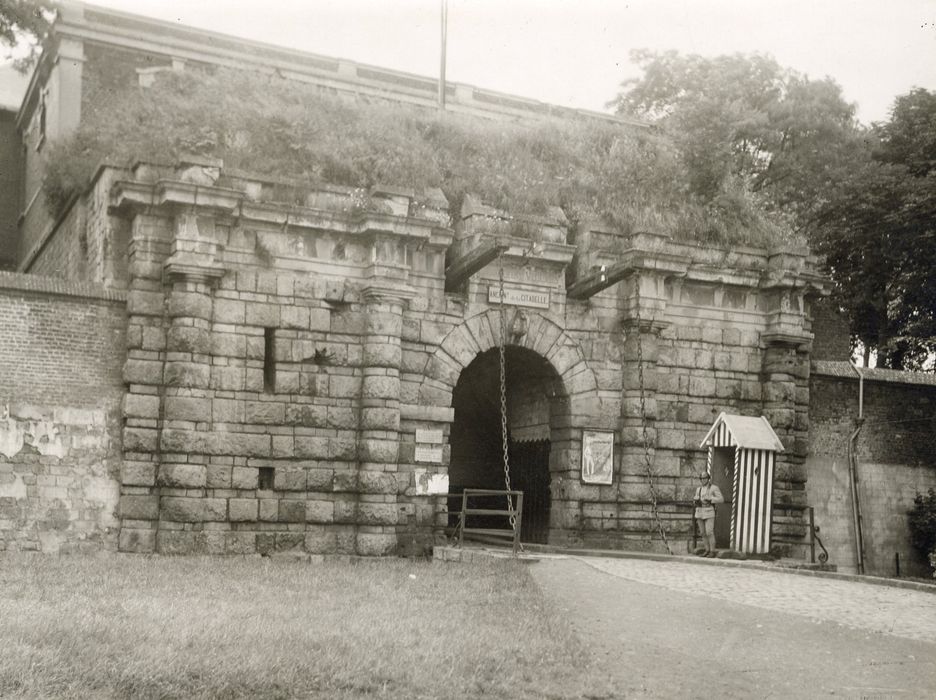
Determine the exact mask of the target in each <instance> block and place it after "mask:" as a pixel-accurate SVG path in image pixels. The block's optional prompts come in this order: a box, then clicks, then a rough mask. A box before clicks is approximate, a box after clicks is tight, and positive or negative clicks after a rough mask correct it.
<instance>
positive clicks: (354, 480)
mask: <svg viewBox="0 0 936 700" xmlns="http://www.w3.org/2000/svg"><path fill="white" fill-rule="evenodd" d="M333 489H334V490H335V491H339V492H355V491H357V490H358V472H352V471H336V472H335V478H334V481H333Z"/></svg>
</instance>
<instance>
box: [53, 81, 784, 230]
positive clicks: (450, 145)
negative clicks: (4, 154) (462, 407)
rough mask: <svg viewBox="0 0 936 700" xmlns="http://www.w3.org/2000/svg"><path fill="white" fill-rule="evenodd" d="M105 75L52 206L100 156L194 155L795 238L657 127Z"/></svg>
mask: <svg viewBox="0 0 936 700" xmlns="http://www.w3.org/2000/svg"><path fill="white" fill-rule="evenodd" d="M98 65H99V64H97V63H95V66H98ZM102 70H103V69H99V68H97V67H95V69H94V70H92V69H86V71H85V82H86V87H85V89H86V99H85V100H84V102H83V104H84V107H83V114H82V124H81V126H80V128H79V129H78V130H77V132H75V133H74V134H72V135H71V136H70V137H68V138H66V139H65V140H62V141H59V142H57V143H53V144H52V145H51V147H50V148H49V150H48V152H47V155H48V157H47V162H48V167H49V170H48V173H47V177H46V179H45V191H46V197H47V202H48V204H49V206H50V208H51V209H52V210H53V211H60V210H61V208H62V207H63V206H64V205H65V203H66V202H67V201H68V199H69V197H70V196H71V195H72V194H73V193H74V192H76V191H79V190H81V189H83V188H84V187H86V186H87V185H88V183H89V180H90V178H91V176H92V175H93V169H94V168H95V167H96V166H97V165H98V164H99V163H100V162H102V161H104V160H107V161H110V162H115V163H117V164H126V165H130V164H132V163H133V162H135V161H137V160H144V161H146V160H149V161H155V162H167V161H168V162H172V161H173V160H174V159H176V158H178V157H179V156H180V155H183V154H192V153H194V154H200V155H206V156H212V157H220V158H223V160H224V164H225V166H226V167H228V168H236V169H238V170H242V171H246V172H251V173H256V174H258V175H270V176H279V177H284V176H285V177H289V178H294V179H298V180H300V181H307V182H308V183H310V184H315V183H331V184H337V185H346V186H351V187H363V188H369V187H371V186H373V185H375V184H382V185H390V186H394V187H406V188H412V189H414V190H416V191H417V192H420V191H422V190H423V189H424V188H426V187H438V188H441V189H442V191H443V192H444V193H445V195H446V196H447V197H448V199H449V201H450V203H451V204H452V208H453V213H456V214H457V212H458V208H459V206H460V203H461V201H462V199H463V198H464V196H465V194H466V193H472V194H475V195H477V196H480V197H481V198H482V199H483V200H484V201H486V202H487V203H488V204H491V205H493V206H497V207H499V208H502V209H506V210H507V211H510V212H512V213H515V214H518V213H527V214H540V213H544V212H545V210H546V208H547V207H549V206H559V207H561V208H562V209H563V210H564V211H565V213H566V215H567V216H568V217H569V219H570V220H571V221H572V223H573V225H574V224H576V223H579V222H594V221H599V222H601V223H603V224H604V225H607V226H611V227H612V228H615V229H617V230H620V231H622V232H624V233H629V232H631V231H634V230H649V231H654V232H657V233H663V234H667V235H671V236H672V237H673V238H674V239H677V240H686V241H698V242H704V243H718V244H747V245H764V246H768V247H774V246H776V245H779V244H782V243H783V242H784V241H786V240H787V239H788V235H789V234H788V231H787V229H786V228H785V227H783V226H781V225H778V224H777V223H775V222H773V221H771V220H770V219H769V218H768V217H767V216H766V215H765V214H764V213H763V212H762V211H761V209H760V208H759V206H758V203H757V201H756V200H755V198H754V196H753V195H752V194H751V193H750V192H749V191H748V190H747V189H746V188H745V186H744V183H740V182H738V183H730V184H729V185H727V186H726V187H727V188H728V189H726V190H725V191H723V192H720V193H719V194H718V195H717V196H715V197H714V198H713V199H711V200H708V201H703V200H702V199H700V198H699V197H696V196H693V195H692V194H691V192H690V187H689V182H688V179H687V176H686V168H685V167H684V165H683V164H682V163H681V159H680V155H679V153H677V152H676V150H675V149H674V147H673V145H672V144H671V143H670V142H669V141H667V140H666V139H665V138H664V137H663V136H661V135H659V134H658V133H656V132H655V131H653V130H649V129H641V128H639V127H633V126H628V125H624V124H612V123H607V122H603V121H599V120H595V119H585V118H582V119H578V120H558V119H553V120H549V121H543V122H536V123H531V122H526V123H523V124H521V123H512V122H505V121H494V120H485V119H481V118H470V117H466V116H460V115H457V114H450V113H446V114H445V115H444V116H440V115H439V114H438V112H437V111H436V110H432V109H420V108H416V107H412V106H404V105H400V104H395V103H391V102H388V101H382V100H378V99H375V98H364V97H359V98H356V99H351V98H339V97H335V96H332V95H328V94H326V93H323V91H322V90H321V89H320V88H317V87H316V86H312V85H307V84H304V83H301V82H299V81H295V80H286V79H284V78H280V77H276V76H271V75H263V74H259V73H255V72H251V71H236V70H233V69H224V68H217V69H210V70H209V69H206V68H194V67H192V68H188V69H186V71H185V72H184V73H174V72H171V71H166V72H163V73H159V74H157V76H156V80H155V83H154V84H153V85H152V86H151V87H148V88H141V87H139V86H137V85H136V75H135V73H133V71H126V73H127V74H126V75H124V74H123V73H120V72H117V73H115V74H113V75H110V74H100V73H101V72H102ZM112 70H113V71H116V70H117V69H116V68H114V69H112ZM99 74H100V75H99Z"/></svg>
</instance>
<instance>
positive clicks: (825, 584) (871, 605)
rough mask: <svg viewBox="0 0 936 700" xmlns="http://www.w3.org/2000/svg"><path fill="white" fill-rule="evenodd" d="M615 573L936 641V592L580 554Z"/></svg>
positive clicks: (671, 587)
mask: <svg viewBox="0 0 936 700" xmlns="http://www.w3.org/2000/svg"><path fill="white" fill-rule="evenodd" d="M576 558H577V559H579V560H580V561H582V562H584V563H586V564H588V565H589V566H591V567H593V568H595V569H598V570H600V571H603V572H605V573H608V574H610V575H612V576H617V577H619V578H623V579H627V580H629V581H636V582H639V583H646V584H651V585H654V586H660V587H663V588H666V589H668V590H672V591H680V592H682V593H692V594H696V595H703V596H709V597H712V598H718V599H721V600H725V601H730V602H733V603H741V604H742V605H750V606H753V607H757V608H761V609H765V610H776V611H780V612H785V613H792V614H797V615H803V616H806V617H808V618H810V619H812V620H813V621H817V622H834V623H838V624H842V625H845V626H848V627H852V628H856V629H861V630H867V631H872V632H880V633H883V634H890V635H894V636H897V637H903V638H906V639H917V640H921V641H927V642H936V594H933V593H927V592H924V591H916V590H906V589H901V588H894V587H891V586H879V585H873V584H869V583H863V582H860V581H842V580H835V579H828V578H820V577H815V576H802V575H798V574H790V573H784V572H781V571H777V570H775V569H771V570H769V571H761V570H758V569H751V568H741V567H728V566H717V565H715V566H709V565H705V564H694V563H684V562H678V561H674V562H668V561H666V562H660V561H650V560H642V559H610V558H608V559H602V558H599V557H576Z"/></svg>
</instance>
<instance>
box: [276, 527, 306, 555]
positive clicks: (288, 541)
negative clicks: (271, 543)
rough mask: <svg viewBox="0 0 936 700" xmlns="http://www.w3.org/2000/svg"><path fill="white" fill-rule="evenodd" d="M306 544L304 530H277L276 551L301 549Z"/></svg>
mask: <svg viewBox="0 0 936 700" xmlns="http://www.w3.org/2000/svg"><path fill="white" fill-rule="evenodd" d="M304 544H305V533H304V532H277V533H276V551H277V552H289V551H291V550H295V549H298V550H301V549H302V546H303V545H304Z"/></svg>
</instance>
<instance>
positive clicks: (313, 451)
mask: <svg viewBox="0 0 936 700" xmlns="http://www.w3.org/2000/svg"><path fill="white" fill-rule="evenodd" d="M328 441H329V438H327V437H315V436H311V435H297V436H296V447H295V450H296V457H298V458H300V459H328Z"/></svg>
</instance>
